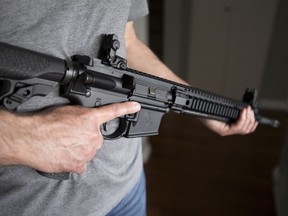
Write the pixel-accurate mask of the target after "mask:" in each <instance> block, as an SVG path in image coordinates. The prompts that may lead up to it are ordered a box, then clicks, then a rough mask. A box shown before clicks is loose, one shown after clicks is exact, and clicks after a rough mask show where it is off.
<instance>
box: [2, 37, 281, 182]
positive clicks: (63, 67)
mask: <svg viewBox="0 0 288 216" xmlns="http://www.w3.org/2000/svg"><path fill="white" fill-rule="evenodd" d="M119 47H120V43H119V41H118V38H117V36H116V35H105V36H104V38H103V44H102V52H101V55H102V57H101V59H98V58H91V57H88V56H83V55H74V56H72V61H65V60H62V59H59V58H56V57H53V56H49V55H45V54H41V53H38V52H34V51H31V50H27V49H23V48H20V47H15V46H11V45H8V44H4V43H0V107H2V108H6V109H8V110H14V111H17V107H18V106H19V105H21V104H23V103H25V102H26V101H28V100H29V99H30V98H32V97H34V96H43V97H45V96H46V95H47V94H49V92H51V91H52V90H53V89H54V88H55V87H56V86H57V85H60V88H61V90H60V92H59V96H62V97H65V98H68V99H69V100H70V101H71V104H78V105H82V106H84V107H99V106H102V105H106V104H111V103H116V102H124V101H137V102H139V103H140V104H141V107H142V109H141V111H140V112H138V113H137V114H133V115H126V116H123V117H121V118H119V125H118V128H117V129H116V130H115V131H114V132H113V133H111V134H105V133H103V136H104V138H105V139H115V138H119V137H126V138H131V137H140V136H151V135H157V134H158V131H159V126H160V122H161V118H162V116H163V115H164V114H165V113H167V112H169V111H174V112H176V113H181V114H188V115H193V116H197V117H203V118H209V119H216V120H220V121H223V122H227V123H233V122H235V121H236V120H237V119H238V117H239V114H240V112H241V110H242V109H243V108H244V107H247V106H248V105H250V106H251V107H252V109H253V111H254V114H255V117H256V120H257V121H258V122H259V123H260V124H266V125H270V126H273V127H278V126H279V122H278V121H277V120H271V119H268V118H265V117H262V116H260V115H259V114H258V105H257V101H256V91H255V90H253V89H248V90H247V91H246V92H245V94H244V97H243V101H238V100H234V99H230V98H227V97H223V96H220V95H217V94H214V93H210V92H208V91H204V90H201V89H198V88H194V87H191V86H186V85H183V84H179V83H176V82H173V81H169V80H166V79H162V78H159V77H156V76H152V75H149V74H146V73H143V72H140V71H136V70H133V69H130V68H127V62H126V60H125V59H123V58H121V57H119V56H117V55H116V52H117V50H118V49H119ZM42 174H43V173H42ZM62 174H63V175H61V174H60V173H57V174H45V175H46V176H48V177H52V178H56V179H65V178H67V177H68V176H67V174H66V173H62Z"/></svg>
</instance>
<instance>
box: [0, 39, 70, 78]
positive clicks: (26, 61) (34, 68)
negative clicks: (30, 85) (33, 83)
mask: <svg viewBox="0 0 288 216" xmlns="http://www.w3.org/2000/svg"><path fill="white" fill-rule="evenodd" d="M51 72H52V73H57V74H62V75H63V74H64V72H65V69H64V61H63V60H61V59H59V58H55V57H53V56H48V55H45V54H41V53H38V52H34V51H31V50H27V49H24V48H20V47H15V46H12V45H9V44H5V43H0V78H1V77H3V78H8V79H16V80H20V79H29V78H35V77H39V76H41V75H44V74H45V73H51Z"/></svg>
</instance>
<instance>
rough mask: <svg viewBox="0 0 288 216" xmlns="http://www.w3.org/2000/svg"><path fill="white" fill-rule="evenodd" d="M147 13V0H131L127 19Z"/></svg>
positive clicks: (136, 17) (133, 18) (131, 19)
mask: <svg viewBox="0 0 288 216" xmlns="http://www.w3.org/2000/svg"><path fill="white" fill-rule="evenodd" d="M148 13H149V9H148V3H147V0H131V7H130V13H129V17H128V21H133V20H136V19H138V18H141V17H144V16H146V15H147V14H148Z"/></svg>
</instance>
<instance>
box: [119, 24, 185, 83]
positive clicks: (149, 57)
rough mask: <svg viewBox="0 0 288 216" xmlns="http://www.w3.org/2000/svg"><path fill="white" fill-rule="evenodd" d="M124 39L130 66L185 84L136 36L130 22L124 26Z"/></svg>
mask: <svg viewBox="0 0 288 216" xmlns="http://www.w3.org/2000/svg"><path fill="white" fill-rule="evenodd" d="M125 40H126V49H127V51H126V52H127V61H128V66H129V67H130V68H133V69H136V70H139V71H143V72H145V73H149V74H152V75H154V76H158V77H162V78H165V79H168V80H173V81H175V82H179V83H182V84H186V85H187V82H185V81H184V80H182V79H181V78H179V77H178V76H177V75H175V73H173V72H172V71H171V70H170V69H169V68H168V67H167V66H166V65H165V64H164V63H162V62H161V61H160V60H159V58H158V57H157V56H156V55H155V54H154V53H153V52H152V51H151V50H150V48H149V47H147V46H146V44H144V43H143V42H142V41H141V40H139V39H138V38H137V36H136V33H135V30H134V27H133V23H132V22H129V23H128V24H127V26H126V30H125Z"/></svg>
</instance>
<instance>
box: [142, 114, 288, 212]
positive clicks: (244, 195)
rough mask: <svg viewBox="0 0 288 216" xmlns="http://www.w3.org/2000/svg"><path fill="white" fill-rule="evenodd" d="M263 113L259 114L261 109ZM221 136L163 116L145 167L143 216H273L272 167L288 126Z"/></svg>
mask: <svg viewBox="0 0 288 216" xmlns="http://www.w3.org/2000/svg"><path fill="white" fill-rule="evenodd" d="M262 114H263V113H262ZM264 114H266V115H269V116H270V117H274V118H277V119H279V120H281V127H280V128H278V129H274V128H270V127H267V126H260V127H258V129H257V131H256V132H255V133H254V134H252V135H248V136H240V135H239V136H231V137H220V136H218V135H215V134H213V133H212V132H210V131H208V130H207V129H206V128H204V127H203V126H202V125H201V124H200V123H199V122H198V121H197V120H195V118H191V117H187V116H184V115H177V114H166V115H165V116H164V119H163V120H162V123H161V130H160V135H159V136H155V137H152V138H150V142H151V144H152V155H151V157H150V159H149V161H148V163H146V165H145V171H146V177H147V205H148V216H186V215H189V216H190V215H191V216H218V215H219V216H226V215H227V216H238V215H239V216H244V215H245V216H250V215H251V216H259V215H261V216H266V215H267V216H268V215H269V216H275V207H274V201H273V182H272V171H273V168H274V167H275V166H276V164H277V160H278V156H279V153H280V152H281V147H282V145H283V142H284V137H285V134H286V132H287V131H288V130H287V125H288V114H287V113H284V112H271V111H270V112H267V111H266V112H264Z"/></svg>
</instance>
